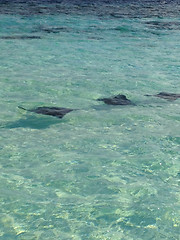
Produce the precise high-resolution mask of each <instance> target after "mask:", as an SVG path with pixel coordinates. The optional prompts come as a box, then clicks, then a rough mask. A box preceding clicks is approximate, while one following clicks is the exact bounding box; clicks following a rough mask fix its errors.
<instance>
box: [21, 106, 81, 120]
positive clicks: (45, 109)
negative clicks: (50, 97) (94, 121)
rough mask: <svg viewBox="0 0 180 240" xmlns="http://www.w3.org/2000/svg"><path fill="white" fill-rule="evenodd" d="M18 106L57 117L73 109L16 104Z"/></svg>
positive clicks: (61, 116)
mask: <svg viewBox="0 0 180 240" xmlns="http://www.w3.org/2000/svg"><path fill="white" fill-rule="evenodd" d="M18 108H20V109H23V110H26V111H29V112H34V113H37V114H43V115H50V116H53V117H58V118H63V117H64V116H65V115H66V114H67V113H69V112H72V111H73V110H75V109H71V108H62V107H37V108H34V109H25V108H23V107H20V106H18ZM76 110H77V109H76Z"/></svg>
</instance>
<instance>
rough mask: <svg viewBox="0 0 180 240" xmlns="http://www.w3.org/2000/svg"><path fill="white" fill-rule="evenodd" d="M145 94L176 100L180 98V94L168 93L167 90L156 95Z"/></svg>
mask: <svg viewBox="0 0 180 240" xmlns="http://www.w3.org/2000/svg"><path fill="white" fill-rule="evenodd" d="M145 96H154V97H159V98H164V99H167V100H169V101H174V100H176V99H178V98H180V94H175V93H167V92H160V93H158V94H155V95H145Z"/></svg>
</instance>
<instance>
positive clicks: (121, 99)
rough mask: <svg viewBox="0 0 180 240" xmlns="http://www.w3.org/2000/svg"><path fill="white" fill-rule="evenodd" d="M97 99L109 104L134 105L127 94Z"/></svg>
mask: <svg viewBox="0 0 180 240" xmlns="http://www.w3.org/2000/svg"><path fill="white" fill-rule="evenodd" d="M97 101H103V102H104V103H106V104H109V105H134V103H132V102H131V101H130V100H129V99H127V98H126V96H125V95H122V94H118V95H116V96H114V97H110V98H98V99H97Z"/></svg>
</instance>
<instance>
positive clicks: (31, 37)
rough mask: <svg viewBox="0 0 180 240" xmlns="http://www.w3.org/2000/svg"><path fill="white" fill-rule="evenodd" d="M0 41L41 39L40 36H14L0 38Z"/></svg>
mask: <svg viewBox="0 0 180 240" xmlns="http://www.w3.org/2000/svg"><path fill="white" fill-rule="evenodd" d="M0 39H5V40H13V39H22V40H24V39H41V37H40V36H27V35H14V36H1V37H0Z"/></svg>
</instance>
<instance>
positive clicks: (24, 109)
mask: <svg viewBox="0 0 180 240" xmlns="http://www.w3.org/2000/svg"><path fill="white" fill-rule="evenodd" d="M18 108H20V109H23V110H25V111H28V110H27V109H25V108H23V107H21V106H18Z"/></svg>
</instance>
